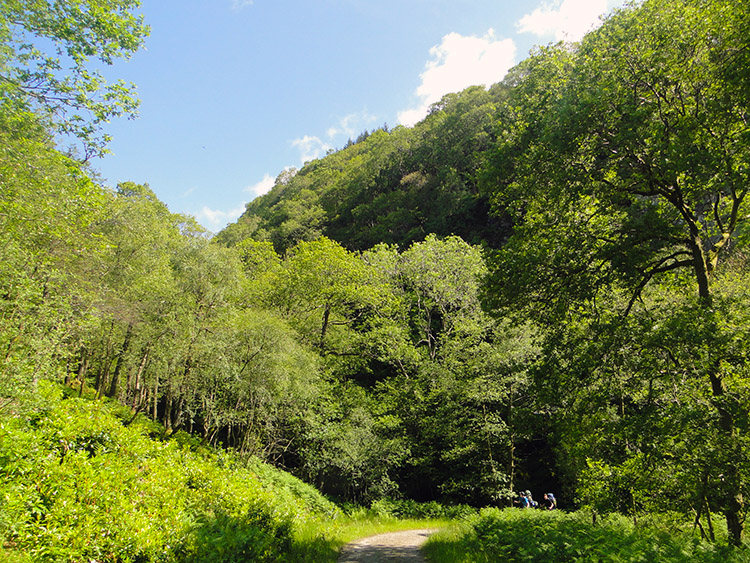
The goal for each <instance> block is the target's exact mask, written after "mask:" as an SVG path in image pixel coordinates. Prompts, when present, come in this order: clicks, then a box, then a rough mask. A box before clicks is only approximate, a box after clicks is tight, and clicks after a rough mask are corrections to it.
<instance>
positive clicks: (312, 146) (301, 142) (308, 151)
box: [292, 135, 333, 163]
mask: <svg viewBox="0 0 750 563" xmlns="http://www.w3.org/2000/svg"><path fill="white" fill-rule="evenodd" d="M292 146H293V147H296V148H298V149H299V151H300V160H301V161H302V162H303V163H305V162H308V161H310V160H315V159H316V158H320V157H321V156H323V155H324V154H325V153H326V152H327V151H329V150H331V149H332V148H333V147H332V146H331V145H329V144H328V143H324V142H323V141H321V140H320V137H314V136H311V135H305V136H304V137H302V138H300V139H295V140H294V141H292Z"/></svg>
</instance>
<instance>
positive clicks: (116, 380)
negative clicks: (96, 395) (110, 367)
mask: <svg viewBox="0 0 750 563" xmlns="http://www.w3.org/2000/svg"><path fill="white" fill-rule="evenodd" d="M132 336H133V325H132V324H128V329H127V331H125V341H124V342H123V343H122V348H120V351H119V352H118V353H117V356H116V357H115V362H116V364H115V371H114V372H113V373H112V381H110V382H109V391H108V392H107V397H109V398H110V399H114V398H115V397H116V396H117V388H118V387H119V385H120V372H121V371H122V365H123V364H124V363H125V362H124V361H123V359H122V358H123V356H124V355H125V354H127V353H128V349H129V348H130V338H131V337H132Z"/></svg>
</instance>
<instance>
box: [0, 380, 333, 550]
mask: <svg viewBox="0 0 750 563" xmlns="http://www.w3.org/2000/svg"><path fill="white" fill-rule="evenodd" d="M113 408H119V407H113ZM148 431H149V429H148V428H147V425H143V426H142V427H141V426H139V425H132V426H130V427H125V426H123V424H122V422H121V420H119V419H118V418H117V417H115V416H113V414H112V413H111V412H110V407H109V406H108V405H107V404H105V403H102V402H92V401H89V400H83V399H78V398H69V399H62V396H61V394H60V393H59V392H57V393H52V394H49V393H48V397H47V400H46V401H45V404H44V406H43V408H41V409H38V410H37V411H36V412H35V413H34V414H33V415H31V416H26V417H20V416H15V417H10V416H8V417H4V418H0V542H1V543H2V545H4V546H5V547H6V551H5V552H2V553H3V557H5V560H7V561H15V560H18V561H23V560H24V559H13V557H15V554H16V553H25V554H26V555H27V556H28V558H29V559H28V560H31V561H39V562H45V561H50V562H52V561H54V562H56V563H57V562H62V561H117V562H122V563H129V562H130V563H135V562H139V563H146V562H164V563H171V562H176V561H181V562H182V561H195V562H198V561H201V562H203V561H205V562H210V563H214V562H216V563H218V562H230V561H240V560H242V561H276V560H278V559H279V558H280V557H281V558H282V560H283V554H284V553H285V552H286V551H287V550H288V549H289V546H290V544H291V540H292V526H293V523H294V522H295V521H300V520H304V519H305V518H308V517H310V516H311V515H315V514H318V513H321V512H325V513H326V514H328V515H332V514H334V513H335V512H336V507H335V506H334V505H332V504H331V503H330V502H328V501H326V500H325V499H324V498H323V497H322V496H320V495H317V496H316V495H315V494H314V493H313V492H312V490H308V489H306V488H305V486H303V484H301V483H300V482H298V481H297V480H295V479H294V478H293V477H291V476H286V477H285V476H282V474H281V472H277V471H276V470H272V469H270V468H268V467H267V466H265V465H264V464H262V463H261V462H259V461H257V460H256V461H253V462H252V463H251V464H247V463H244V462H242V461H240V460H238V459H237V458H236V457H234V456H233V455H231V454H230V453H209V452H208V451H207V450H204V449H203V450H201V451H199V452H196V451H194V450H195V449H196V448H195V443H193V441H192V440H189V439H187V437H185V436H182V437H181V439H180V440H179V442H178V441H167V442H164V441H154V440H151V439H150V438H148V437H147V435H146V433H147V432H148ZM2 560H3V559H0V561H2Z"/></svg>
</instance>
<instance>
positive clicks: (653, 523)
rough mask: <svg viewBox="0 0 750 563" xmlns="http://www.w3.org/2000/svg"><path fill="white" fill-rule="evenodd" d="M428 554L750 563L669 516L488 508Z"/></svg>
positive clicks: (471, 558) (473, 559)
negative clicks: (638, 517) (596, 515)
mask: <svg viewBox="0 0 750 563" xmlns="http://www.w3.org/2000/svg"><path fill="white" fill-rule="evenodd" d="M425 553H426V554H427V556H428V557H429V560H430V561H433V562H435V563H449V562H450V563H483V562H491V561H492V562H494V561H503V562H507V563H520V562H532V561H534V562H536V561H554V562H555V563H566V562H576V563H579V562H580V563H584V562H586V563H588V562H590V563H603V562H612V563H615V562H617V563H626V562H627V563H630V562H632V563H636V562H658V563H687V562H706V563H747V562H750V552H748V550H747V549H732V548H729V547H727V546H725V545H717V544H712V543H708V542H705V541H702V540H701V539H700V538H699V537H698V536H696V535H695V534H693V533H692V530H691V526H690V525H689V523H686V522H684V523H682V525H678V524H676V523H675V521H674V518H672V517H670V516H669V515H665V516H664V517H659V516H652V517H650V518H649V519H647V520H645V521H641V522H639V523H638V525H635V524H634V523H633V521H632V520H630V519H628V518H625V517H624V516H620V515H611V516H608V517H606V518H600V519H599V520H598V521H597V523H596V524H595V523H593V521H592V518H591V515H590V514H587V513H583V512H578V513H564V512H562V511H553V512H547V511H541V510H539V511H537V510H518V509H505V510H499V509H485V510H483V511H481V513H480V514H479V515H478V516H474V517H470V518H469V519H467V520H466V521H464V523H463V524H461V525H458V526H454V527H453V528H451V529H449V530H446V531H445V532H441V533H439V534H437V535H435V536H433V537H431V538H430V539H429V540H428V542H427V544H426V545H425Z"/></svg>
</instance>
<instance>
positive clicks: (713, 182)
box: [491, 0, 750, 545]
mask: <svg viewBox="0 0 750 563" xmlns="http://www.w3.org/2000/svg"><path fill="white" fill-rule="evenodd" d="M743 10H746V8H745V7H744V6H743V7H738V6H736V5H734V4H730V3H728V2H726V3H725V2H711V3H705V2H697V1H696V2H694V1H690V0H684V1H683V0H653V1H647V2H644V3H643V4H642V5H640V6H635V7H630V8H628V9H625V10H623V11H621V12H618V13H616V14H615V15H614V16H612V17H611V18H610V19H608V20H607V21H606V22H605V24H604V25H603V26H602V27H601V28H600V29H599V30H597V31H595V32H592V33H591V34H589V35H588V36H587V37H586V38H585V39H584V41H583V42H582V44H581V46H580V47H579V48H578V51H577V52H576V53H575V54H574V55H573V58H572V64H571V65H569V66H568V67H567V70H566V71H565V72H563V74H561V75H558V76H560V77H561V79H560V78H555V77H554V75H548V76H547V78H546V80H543V81H541V82H539V83H533V82H530V77H531V76H533V75H529V76H526V77H523V78H522V80H521V83H520V84H521V87H522V88H525V87H527V86H531V88H530V90H529V91H530V92H531V93H532V96H530V97H527V99H546V100H547V101H546V107H547V111H546V112H545V114H544V115H543V116H540V115H539V114H538V113H536V112H535V111H534V108H533V107H524V108H522V111H521V112H520V114H519V115H517V116H515V121H514V126H511V127H509V128H508V129H509V130H510V131H512V132H513V133H512V134H509V135H506V136H505V137H504V143H505V144H501V150H500V151H498V153H497V154H496V156H495V159H494V166H493V167H492V168H491V169H492V170H494V178H495V179H496V180H497V179H499V178H500V177H501V173H499V171H505V172H506V173H509V176H506V179H507V180H510V181H507V182H505V187H503V188H501V189H499V190H498V192H500V193H502V196H500V197H498V201H505V202H511V201H515V202H517V205H516V209H515V210H516V211H517V214H516V220H517V225H516V229H515V233H514V237H513V240H512V241H511V243H510V244H509V245H508V246H507V247H506V249H504V251H502V252H500V253H498V254H496V255H495V258H494V259H493V260H492V269H493V271H494V279H495V283H494V284H493V288H494V290H495V292H494V293H495V296H496V297H495V298H493V299H494V304H495V305H496V306H498V305H500V306H501V305H502V304H503V303H508V302H509V301H506V299H507V298H511V299H512V300H513V301H514V302H515V303H519V300H526V305H527V310H529V311H533V312H534V313H535V315H536V318H538V319H540V320H542V321H545V322H552V321H558V322H559V321H563V322H572V320H573V319H575V318H576V317H580V314H581V313H583V314H584V315H587V316H588V317H589V319H590V320H591V321H592V322H599V323H602V322H607V323H617V322H620V319H621V318H622V315H625V316H627V315H628V314H629V313H631V312H633V310H634V308H635V307H643V305H641V303H642V297H643V295H644V291H645V290H646V288H647V287H649V286H650V285H656V283H657V282H662V283H663V282H669V283H671V284H677V285H680V284H681V283H682V284H683V286H684V283H685V282H688V280H689V283H692V284H693V286H694V287H695V290H696V294H697V296H698V304H699V305H698V307H697V308H694V309H692V311H693V315H694V318H695V322H696V326H697V327H700V330H697V331H696V335H701V336H700V338H701V339H699V340H698V341H695V340H694V341H693V346H696V347H698V348H699V349H701V350H704V351H705V352H706V353H707V354H708V357H710V358H711V359H710V361H703V362H700V363H699V364H698V365H700V366H701V369H700V370H699V373H700V377H701V378H702V380H703V382H704V385H705V387H706V389H707V390H709V391H710V394H711V403H712V405H713V408H714V409H715V424H716V426H715V431H716V433H717V436H718V437H719V438H720V440H721V442H722V444H723V445H724V446H725V447H726V448H728V449H729V450H730V451H733V452H735V454H734V455H732V456H728V457H724V458H721V459H718V460H716V463H715V464H714V465H713V466H712V467H711V471H712V472H715V474H722V475H723V476H724V477H723V484H722V486H721V490H720V491H717V492H716V496H717V502H718V504H719V505H720V506H721V510H722V511H723V512H724V514H725V516H726V520H727V525H728V528H729V530H730V541H731V543H733V544H735V545H739V544H740V542H741V537H742V523H741V513H742V510H743V503H744V501H743V496H742V492H743V490H744V489H745V488H746V484H745V477H744V476H743V474H742V471H741V467H742V464H741V462H740V461H739V460H741V459H742V458H743V457H744V456H745V455H746V452H744V450H743V446H742V444H741V442H740V441H739V440H738V428H737V418H736V415H735V413H736V412H737V405H736V398H735V397H736V396H735V394H734V393H733V392H730V390H729V388H728V385H729V381H730V378H729V374H730V373H731V371H732V368H731V367H730V366H735V365H736V362H737V359H736V358H731V357H727V356H725V355H724V354H723V349H722V347H721V346H717V345H715V344H716V343H717V342H721V341H722V340H723V339H725V338H727V337H730V336H731V335H727V334H725V333H724V331H725V329H726V323H725V317H724V316H723V315H722V313H721V309H722V308H721V307H720V306H719V302H720V301H721V300H722V298H721V296H720V294H719V293H718V292H716V291H715V290H714V289H713V288H712V280H713V279H714V278H715V277H716V275H717V272H718V271H719V269H720V267H721V264H722V260H721V258H722V256H723V255H725V254H726V253H727V252H728V251H729V249H730V248H731V246H732V244H733V243H734V242H735V241H736V233H737V229H738V225H739V224H740V222H741V221H742V218H743V217H744V216H745V215H746V211H745V210H744V209H745V207H746V206H745V196H746V193H747V189H748V188H747V186H748V179H749V178H748V166H747V163H748V159H750V146H749V145H748V141H747V139H748V125H747V119H746V116H747V111H748V107H747V102H748V100H747V96H746V93H744V92H743V91H742V90H741V86H740V85H741V84H743V83H742V82H741V81H739V80H737V79H736V78H730V77H729V75H728V68H733V67H734V65H735V60H736V56H737V53H742V52H745V51H746V50H747V47H748V45H747V42H748V39H747V35H744V34H743V33H742V31H743V29H744V27H746V24H740V23H739V22H740V21H743V20H742V18H741V17H739V16H738V14H739V13H740V12H741V11H743ZM731 24H734V27H732V25H731ZM532 123H533V124H535V125H534V126H533V127H529V126H528V125H527V124H532ZM519 131H521V134H518V132H519ZM527 133H530V134H527ZM508 162H512V163H513V164H512V165H511V166H508ZM500 182H503V181H502V180H500ZM513 275H517V279H516V280H515V281H514V280H513ZM681 276H682V277H681ZM685 276H688V277H685ZM605 292H606V294H605ZM605 295H606V298H605ZM491 298H492V297H491ZM608 307H610V308H614V311H615V314H614V315H612V313H611V312H610V313H607V312H606V310H607V308H608ZM618 310H619V313H621V314H620V315H618V314H617V313H616V312H617V311H618ZM610 311H611V309H610ZM597 319H598V321H597ZM590 326H595V325H593V324H592V325H590Z"/></svg>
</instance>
